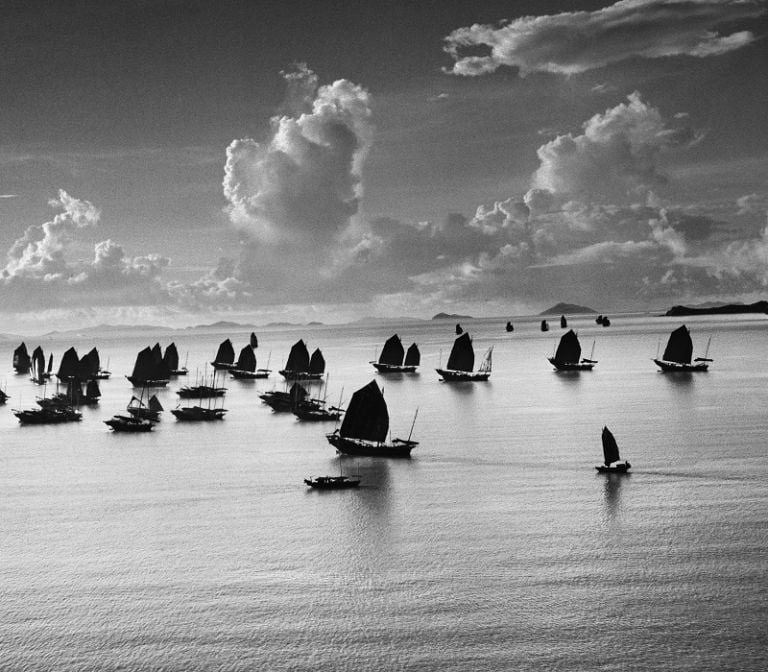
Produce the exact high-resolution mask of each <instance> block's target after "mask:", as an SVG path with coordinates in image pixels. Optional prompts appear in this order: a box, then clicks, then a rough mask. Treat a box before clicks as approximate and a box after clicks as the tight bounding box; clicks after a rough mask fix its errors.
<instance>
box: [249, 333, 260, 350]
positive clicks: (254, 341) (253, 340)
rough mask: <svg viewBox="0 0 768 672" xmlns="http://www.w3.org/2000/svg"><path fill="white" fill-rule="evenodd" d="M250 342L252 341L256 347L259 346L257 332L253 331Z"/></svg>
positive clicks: (252, 345)
mask: <svg viewBox="0 0 768 672" xmlns="http://www.w3.org/2000/svg"><path fill="white" fill-rule="evenodd" d="M250 343H251V347H252V348H254V349H255V348H258V347H259V339H258V338H256V334H254V333H253V332H251V340H250Z"/></svg>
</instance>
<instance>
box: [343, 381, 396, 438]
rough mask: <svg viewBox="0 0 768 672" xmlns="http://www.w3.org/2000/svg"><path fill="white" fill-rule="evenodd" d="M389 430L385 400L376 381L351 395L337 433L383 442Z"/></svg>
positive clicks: (348, 436)
mask: <svg viewBox="0 0 768 672" xmlns="http://www.w3.org/2000/svg"><path fill="white" fill-rule="evenodd" d="M388 431H389V411H388V410H387V402H386V401H385V400H384V395H383V394H382V393H381V390H380V389H379V386H378V385H377V384H376V381H373V380H372V381H371V382H370V383H368V385H366V386H365V387H362V388H360V389H359V390H357V392H355V393H354V394H353V395H352V398H351V399H350V401H349V405H348V406H347V411H346V413H345V414H344V420H343V421H342V423H341V429H340V430H339V433H340V435H341V436H342V437H344V438H350V439H363V440H365V441H376V442H379V443H381V442H383V441H384V440H385V439H386V438H387V432H388Z"/></svg>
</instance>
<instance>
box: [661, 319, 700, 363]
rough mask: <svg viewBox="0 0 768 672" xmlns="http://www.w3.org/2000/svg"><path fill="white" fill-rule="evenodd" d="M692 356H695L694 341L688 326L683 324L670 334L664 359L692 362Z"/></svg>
mask: <svg viewBox="0 0 768 672" xmlns="http://www.w3.org/2000/svg"><path fill="white" fill-rule="evenodd" d="M691 357H693V341H691V335H690V333H689V332H688V328H687V327H686V326H685V325H683V326H681V327H678V328H677V329H675V330H674V331H673V332H672V333H671V334H670V336H669V340H668V341H667V347H666V348H664V355H663V359H664V360H665V361H667V362H677V363H678V364H690V363H691Z"/></svg>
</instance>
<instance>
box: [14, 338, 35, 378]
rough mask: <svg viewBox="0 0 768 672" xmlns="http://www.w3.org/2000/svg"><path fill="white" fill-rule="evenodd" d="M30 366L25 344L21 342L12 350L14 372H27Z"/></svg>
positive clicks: (30, 361)
mask: <svg viewBox="0 0 768 672" xmlns="http://www.w3.org/2000/svg"><path fill="white" fill-rule="evenodd" d="M31 367H32V360H31V359H30V357H29V353H28V352H27V346H26V344H24V343H22V344H21V345H20V346H19V347H17V348H16V349H15V350H14V351H13V368H14V369H15V370H16V373H29V369H30V368H31Z"/></svg>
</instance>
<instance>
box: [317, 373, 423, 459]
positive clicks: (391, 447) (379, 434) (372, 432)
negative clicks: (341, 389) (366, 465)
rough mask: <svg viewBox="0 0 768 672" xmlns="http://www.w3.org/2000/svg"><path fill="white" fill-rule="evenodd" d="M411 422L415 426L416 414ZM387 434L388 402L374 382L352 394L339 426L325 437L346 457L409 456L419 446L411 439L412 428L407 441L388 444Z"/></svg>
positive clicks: (399, 440) (395, 441)
mask: <svg viewBox="0 0 768 672" xmlns="http://www.w3.org/2000/svg"><path fill="white" fill-rule="evenodd" d="M417 412H418V411H417ZM413 422H414V424H415V423H416V416H415V415H414V417H413ZM388 432H389V411H388V410H387V402H386V401H385V400H384V395H383V394H382V393H381V390H379V386H378V385H376V381H375V380H372V381H371V382H370V383H368V385H366V386H365V387H361V388H360V389H359V390H357V392H355V393H354V394H353V395H352V398H351V399H350V401H349V406H348V407H347V410H346V412H345V413H344V420H343V421H342V423H341V427H340V428H339V429H337V430H336V431H335V432H333V433H332V434H326V435H325V436H326V438H327V439H328V443H330V444H331V445H332V446H334V447H335V448H336V450H338V451H339V452H340V453H345V454H347V455H366V456H373V457H410V455H411V451H412V450H413V449H414V448H415V447H416V446H417V445H419V443H418V441H412V440H411V435H412V434H413V425H411V432H410V434H409V435H408V438H407V439H394V440H392V441H391V442H389V443H387V442H386V439H387V433H388Z"/></svg>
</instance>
